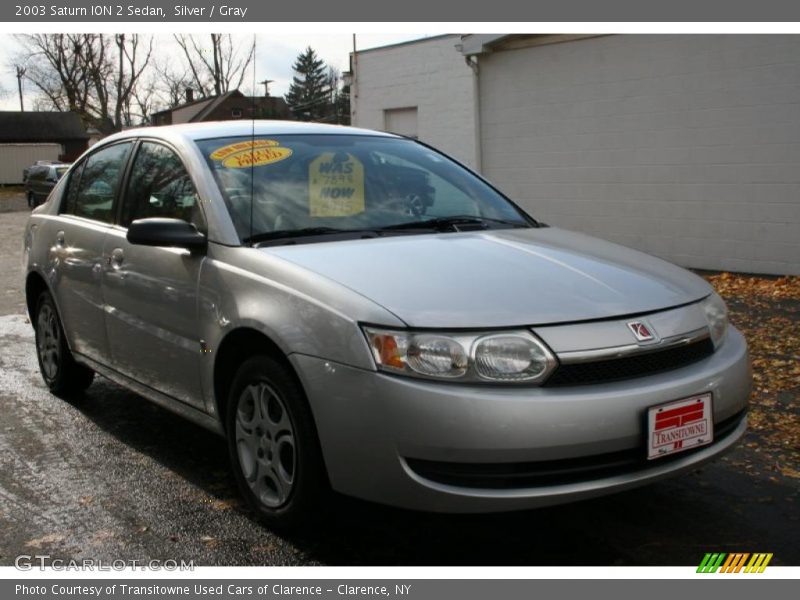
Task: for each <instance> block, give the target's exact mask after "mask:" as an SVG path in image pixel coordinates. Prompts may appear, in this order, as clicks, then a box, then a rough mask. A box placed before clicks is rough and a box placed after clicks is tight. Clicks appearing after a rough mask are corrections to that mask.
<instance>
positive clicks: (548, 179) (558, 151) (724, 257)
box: [351, 34, 800, 274]
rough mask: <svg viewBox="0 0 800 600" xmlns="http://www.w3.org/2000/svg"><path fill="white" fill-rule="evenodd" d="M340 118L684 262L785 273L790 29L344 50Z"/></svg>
mask: <svg viewBox="0 0 800 600" xmlns="http://www.w3.org/2000/svg"><path fill="white" fill-rule="evenodd" d="M351 65H352V66H353V70H354V73H353V74H352V76H351V77H352V86H353V87H352V88H351V89H352V90H353V94H352V100H351V113H352V123H353V125H356V126H359V127H367V128H372V129H382V130H388V131H393V132H396V133H401V134H403V135H409V136H413V137H418V138H419V139H420V140H422V141H424V142H427V143H430V144H432V145H434V146H436V147H438V148H440V149H442V150H443V151H445V152H447V153H449V154H451V155H453V156H455V157H456V158H458V159H459V160H461V161H463V162H465V163H466V164H468V165H469V166H471V167H473V168H474V169H477V170H478V171H480V172H482V173H483V174H484V175H486V176H487V177H488V179H489V180H490V181H492V182H493V183H494V184H496V185H497V186H498V187H499V188H500V189H501V190H503V191H504V192H505V193H506V194H507V195H508V196H509V197H511V198H512V199H513V200H515V201H516V202H518V203H519V204H520V205H521V206H523V207H524V208H525V209H526V210H527V211H528V212H530V213H531V214H532V215H534V216H535V217H537V218H540V219H542V220H543V221H545V222H546V223H549V224H551V225H554V226H560V227H565V228H568V229H572V230H576V231H582V232H585V233H588V234H590V235H596V236H598V237H601V238H605V239H608V240H612V241H615V242H618V243H620V244H623V245H626V246H630V247H632V248H637V249H639V250H643V251H645V252H648V253H650V254H654V255H657V256H661V257H663V258H665V259H667V260H670V261H672V262H675V263H677V264H680V265H682V266H686V267H694V268H700V269H722V270H729V271H739V272H754V273H775V274H800V36H794V35H605V36H598V35H513V34H512V35H488V34H486V35H466V36H458V35H450V36H439V37H431V38H426V39H422V40H418V41H415V42H407V43H403V44H397V45H394V46H387V47H383V48H373V49H369V50H364V51H359V52H357V53H356V55H355V56H354V57H351Z"/></svg>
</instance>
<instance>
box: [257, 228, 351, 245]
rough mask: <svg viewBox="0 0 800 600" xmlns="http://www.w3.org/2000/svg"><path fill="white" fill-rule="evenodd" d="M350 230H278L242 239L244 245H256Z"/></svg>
mask: <svg viewBox="0 0 800 600" xmlns="http://www.w3.org/2000/svg"><path fill="white" fill-rule="evenodd" d="M349 231H350V230H347V229H339V228H337V227H302V228H300V229H280V230H278V231H264V232H262V233H256V234H255V235H251V236H250V237H247V238H244V239H243V240H242V241H243V242H244V243H245V244H257V243H259V242H268V241H271V240H281V239H284V238H294V237H311V236H314V235H326V234H331V233H349Z"/></svg>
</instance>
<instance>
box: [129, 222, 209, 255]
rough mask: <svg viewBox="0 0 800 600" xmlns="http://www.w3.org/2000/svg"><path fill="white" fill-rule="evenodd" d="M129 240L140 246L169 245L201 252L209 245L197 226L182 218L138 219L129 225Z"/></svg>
mask: <svg viewBox="0 0 800 600" xmlns="http://www.w3.org/2000/svg"><path fill="white" fill-rule="evenodd" d="M126 238H127V240H128V241H129V242H130V243H131V244H137V245H140V246H168V247H175V248H186V249H187V250H189V251H190V252H200V251H203V250H205V248H206V246H207V245H208V240H207V239H206V236H204V235H203V234H202V233H200V232H199V231H198V230H197V227H195V226H194V225H192V224H191V223H188V222H186V221H182V220H181V219H162V218H155V217H154V218H150V219H137V220H136V221H134V222H133V223H131V224H130V225H129V226H128V235H127V236H126Z"/></svg>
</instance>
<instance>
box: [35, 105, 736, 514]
mask: <svg viewBox="0 0 800 600" xmlns="http://www.w3.org/2000/svg"><path fill="white" fill-rule="evenodd" d="M23 263H24V267H25V269H24V270H25V278H26V282H25V289H26V294H27V303H28V310H29V313H30V317H31V322H32V323H33V325H34V328H35V331H36V347H37V351H38V358H39V363H40V366H41V372H42V377H43V378H44V381H45V383H46V384H47V385H48V386H49V387H50V389H51V390H52V391H53V393H55V394H57V395H63V396H67V395H79V394H80V392H82V391H83V390H84V389H86V388H87V387H88V386H89V385H90V384H91V382H92V379H93V377H94V375H95V374H100V375H102V376H104V377H107V378H109V379H111V380H113V381H116V382H117V383H119V384H121V385H122V386H125V387H127V388H129V389H131V390H133V391H135V392H137V393H139V394H141V395H142V396H144V397H146V398H148V399H149V400H151V401H153V402H155V403H157V404H159V405H161V406H163V407H165V408H167V409H169V410H172V411H175V412H177V413H179V414H181V415H183V416H184V417H186V418H187V419H190V420H192V421H194V422H195V423H198V424H200V425H202V426H204V427H207V428H209V429H212V430H214V431H216V432H218V433H219V434H220V435H223V436H225V437H226V438H227V440H228V447H229V453H230V459H231V463H232V465H233V471H234V473H235V475H236V479H237V481H238V484H239V487H240V488H241V491H242V494H243V495H244V496H245V498H246V499H247V500H248V501H249V503H250V504H251V505H252V506H253V507H254V508H255V510H256V511H257V512H258V514H259V515H261V516H262V517H263V518H264V520H265V521H267V522H268V523H270V524H272V525H278V526H291V525H295V524H298V523H301V522H303V521H304V520H305V519H307V518H308V517H309V516H310V515H314V514H318V512H319V509H320V508H321V507H323V506H324V504H325V502H326V498H327V495H328V493H329V492H330V491H332V490H334V491H338V492H342V493H344V494H349V495H352V496H357V497H360V498H364V499H367V500H373V501H377V502H382V503H386V504H391V505H396V506H402V507H408V508H414V509H423V510H433V511H451V512H477V511H501V510H513V509H521V508H527V507H536V506H543V505H548V504H554V503H560V502H567V501H573V500H578V499H582V498H587V497H591V496H597V495H600V494H605V493H609V492H615V491H619V490H624V489H627V488H631V487H634V486H638V485H641V484H645V483H649V482H652V481H656V480H658V479H660V478H662V477H665V476H668V475H675V474H678V473H681V472H685V471H687V470H691V469H695V468H696V467H697V466H698V465H700V464H702V463H703V462H705V461H707V460H709V459H711V458H713V457H715V456H718V455H719V454H720V453H722V452H724V451H725V450H727V449H729V448H730V447H731V446H732V445H733V444H734V443H735V442H736V441H737V440H738V439H739V438H740V437H741V436H742V434H743V432H744V430H745V427H746V408H747V400H748V396H749V393H750V385H751V376H750V369H749V362H748V357H747V348H746V344H745V341H744V339H743V337H742V335H741V334H740V333H739V332H738V331H736V330H735V329H734V328H733V327H731V326H729V325H728V321H727V314H726V308H725V305H724V303H723V302H722V300H721V299H720V297H719V296H718V295H717V294H715V293H714V291H713V289H712V288H711V287H710V286H709V285H708V284H707V283H706V282H704V281H703V280H702V279H701V278H699V277H697V276H695V275H693V274H691V273H689V272H687V271H685V270H683V269H681V268H678V267H676V266H674V265H671V264H668V263H666V262H664V261H661V260H659V259H656V258H653V257H650V256H647V255H644V254H641V253H639V252H636V251H633V250H629V249H626V248H622V247H620V246H617V245H614V244H611V243H608V242H604V241H601V240H597V239H593V238H591V237H588V236H585V235H581V234H578V233H573V232H569V231H564V230H561V229H558V228H555V227H549V226H547V225H546V224H544V223H542V222H539V221H537V220H536V219H535V218H533V217H531V216H529V215H528V214H526V213H525V212H524V211H523V210H521V209H520V208H519V207H518V206H516V205H515V204H514V203H513V202H512V201H510V200H509V199H508V198H506V197H505V196H503V194H502V193H500V192H499V191H498V190H497V189H495V188H494V187H492V185H491V184H490V183H488V182H487V181H485V180H484V179H482V178H481V177H480V176H479V175H477V174H475V173H473V172H471V171H469V170H468V169H466V168H465V167H463V166H462V165H460V164H458V163H457V162H455V161H453V160H452V159H450V158H448V157H447V156H445V155H443V154H441V153H440V152H438V151H436V150H434V149H433V148H430V147H428V146H426V145H423V144H421V143H419V142H416V141H414V140H409V139H405V138H401V137H398V136H394V135H390V134H385V133H378V132H374V131H365V130H358V129H351V128H342V127H331V126H323V125H311V124H300V123H291V122H266V121H265V122H255V123H252V122H227V123H208V124H200V125H179V126H171V127H160V128H144V129H134V130H131V131H127V132H124V133H121V134H117V135H115V136H112V137H109V138H107V139H105V140H103V141H102V142H101V143H99V144H97V145H95V146H93V147H92V148H91V149H90V150H89V151H88V152H87V153H86V154H85V155H84V156H83V157H82V158H81V159H79V160H78V161H76V162H75V164H74V165H73V166H72V167H71V168H70V170H69V172H68V173H67V174H66V175H65V176H64V177H63V178H62V179H61V180H60V181H59V183H58V184H57V185H56V187H55V189H54V190H53V192H52V193H51V195H50V197H49V199H48V201H47V202H46V204H44V205H43V206H41V207H39V208H37V209H36V210H35V211H34V212H33V214H32V216H31V218H30V221H29V223H28V225H27V227H26V230H25V240H24V257H23Z"/></svg>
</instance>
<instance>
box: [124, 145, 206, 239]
mask: <svg viewBox="0 0 800 600" xmlns="http://www.w3.org/2000/svg"><path fill="white" fill-rule="evenodd" d="M148 217H163V218H170V219H182V220H184V221H187V222H189V223H194V224H195V225H196V226H197V228H198V229H200V230H204V228H205V225H204V220H203V217H202V213H201V211H200V207H199V205H198V202H197V194H196V193H195V188H194V184H192V179H191V178H190V177H189V173H188V172H187V171H186V167H184V166H183V162H181V159H180V157H179V156H178V155H177V154H175V152H173V151H172V150H170V149H169V148H167V147H166V146H162V145H161V144H156V143H154V142H143V143H142V145H141V146H139V149H138V150H137V151H136V157H135V158H134V159H133V167H132V168H131V174H130V178H129V180H128V190H127V192H126V194H125V203H124V205H123V207H122V220H121V222H120V225H122V226H123V227H127V226H128V225H130V224H131V223H132V222H133V221H135V220H136V219H146V218H148Z"/></svg>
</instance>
